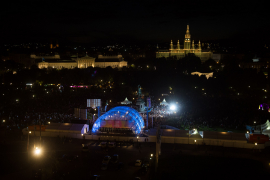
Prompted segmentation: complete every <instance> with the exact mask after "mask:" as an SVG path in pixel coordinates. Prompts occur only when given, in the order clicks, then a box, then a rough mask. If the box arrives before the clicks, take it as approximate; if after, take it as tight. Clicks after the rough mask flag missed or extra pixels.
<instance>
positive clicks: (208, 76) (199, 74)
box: [191, 72, 214, 79]
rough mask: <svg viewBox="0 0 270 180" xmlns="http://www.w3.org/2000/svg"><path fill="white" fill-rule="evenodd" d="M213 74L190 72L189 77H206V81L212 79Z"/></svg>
mask: <svg viewBox="0 0 270 180" xmlns="http://www.w3.org/2000/svg"><path fill="white" fill-rule="evenodd" d="M213 74H214V73H213V72H210V73H201V72H192V73H191V75H198V76H199V77H200V76H201V75H204V76H205V77H206V79H208V78H210V77H211V78H212V77H213Z"/></svg>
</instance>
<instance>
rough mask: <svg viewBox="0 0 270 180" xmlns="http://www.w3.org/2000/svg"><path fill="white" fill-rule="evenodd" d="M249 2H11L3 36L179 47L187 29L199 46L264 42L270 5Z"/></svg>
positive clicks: (4, 13) (4, 12)
mask: <svg viewBox="0 0 270 180" xmlns="http://www.w3.org/2000/svg"><path fill="white" fill-rule="evenodd" d="M249 2H250V1H242V3H238V2H236V0H235V1H224V0H216V1H212V0H203V1H195V0H190V1H180V0H175V1H174V0H166V1H163V0H162V1H160V0H143V1H141V0H137V1H129V0H125V1H118V0H113V1H109V0H107V1H102V0H97V1H96V0H88V1H73V2H70V1H66V2H64V1H43V0H35V1H27V0H26V1H12V0H11V1H9V2H8V3H7V4H5V6H4V7H3V8H2V11H1V19H2V20H1V22H2V30H1V36H2V39H3V40H4V41H5V42H8V41H16V40H17V41H24V42H28V41H39V40H45V41H46V40H47V39H48V41H49V39H51V38H54V39H59V40H60V41H61V40H62V41H64V40H65V41H71V42H81V43H100V42H104V43H107V42H108V43H116V42H118V43H121V42H124V43H125V42H134V43H138V42H142V43H143V42H151V43H161V42H167V41H168V42H169V41H170V40H171V39H173V40H174V41H177V40H178V39H179V40H180V42H181V41H183V39H184V34H185V30H186V25H187V24H189V25H190V32H191V38H192V39H194V40H195V41H196V40H199V39H200V40H202V41H203V40H219V39H224V38H238V37H239V39H249V38H251V39H260V40H262V41H265V39H266V38H269V35H268V34H269V33H268V32H270V29H269V28H268V27H267V26H268V25H269V13H268V11H267V4H265V3H262V1H252V4H250V3H249ZM258 31H259V34H258ZM266 35H268V36H267V37H266Z"/></svg>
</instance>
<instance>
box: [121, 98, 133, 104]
mask: <svg viewBox="0 0 270 180" xmlns="http://www.w3.org/2000/svg"><path fill="white" fill-rule="evenodd" d="M131 103H132V102H131V101H129V100H128V98H127V97H126V99H125V100H124V101H122V102H121V104H131Z"/></svg>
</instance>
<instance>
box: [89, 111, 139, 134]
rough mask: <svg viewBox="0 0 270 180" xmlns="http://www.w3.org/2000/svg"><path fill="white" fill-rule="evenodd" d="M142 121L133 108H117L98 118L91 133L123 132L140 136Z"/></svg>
mask: <svg viewBox="0 0 270 180" xmlns="http://www.w3.org/2000/svg"><path fill="white" fill-rule="evenodd" d="M143 128H144V120H143V118H142V117H141V116H140V114H139V113H138V111H136V110H135V109H133V108H130V107H127V106H118V107H115V108H113V109H111V110H110V111H108V112H107V113H105V114H103V115H102V116H100V117H99V118H98V119H97V120H96V122H95V123H94V125H93V128H92V133H98V132H114V133H115V132H119V133H120V132H123V133H133V134H140V133H141V131H142V129H143Z"/></svg>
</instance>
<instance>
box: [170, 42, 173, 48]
mask: <svg viewBox="0 0 270 180" xmlns="http://www.w3.org/2000/svg"><path fill="white" fill-rule="evenodd" d="M170 47H171V50H173V42H172V40H171V45H170Z"/></svg>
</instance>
